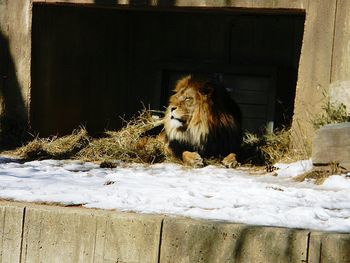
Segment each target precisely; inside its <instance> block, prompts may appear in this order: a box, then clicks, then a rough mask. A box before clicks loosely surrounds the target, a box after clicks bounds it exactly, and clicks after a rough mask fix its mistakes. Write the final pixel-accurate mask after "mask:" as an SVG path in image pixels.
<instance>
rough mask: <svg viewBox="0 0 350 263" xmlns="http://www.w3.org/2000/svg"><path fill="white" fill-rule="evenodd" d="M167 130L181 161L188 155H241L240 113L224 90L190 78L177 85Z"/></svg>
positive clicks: (166, 122)
mask: <svg viewBox="0 0 350 263" xmlns="http://www.w3.org/2000/svg"><path fill="white" fill-rule="evenodd" d="M164 128H165V133H166V136H167V140H168V146H169V148H170V150H171V152H172V153H173V154H174V155H175V156H177V157H180V158H181V155H182V154H183V152H185V151H190V152H197V153H199V155H200V156H201V157H206V158H208V157H224V156H226V155H228V154H230V153H238V151H239V149H240V144H241V140H242V135H241V116H240V111H239V108H238V106H237V104H236V103H235V102H234V101H233V100H232V99H231V98H230V95H229V94H228V93H227V91H226V90H225V88H224V87H222V86H221V85H218V84H215V83H214V82H211V81H207V80H201V79H195V78H193V77H191V76H188V77H185V78H183V79H181V80H179V81H178V83H177V85H176V88H175V94H174V95H173V96H171V97H170V101H169V106H168V108H167V111H166V114H165V119H164Z"/></svg>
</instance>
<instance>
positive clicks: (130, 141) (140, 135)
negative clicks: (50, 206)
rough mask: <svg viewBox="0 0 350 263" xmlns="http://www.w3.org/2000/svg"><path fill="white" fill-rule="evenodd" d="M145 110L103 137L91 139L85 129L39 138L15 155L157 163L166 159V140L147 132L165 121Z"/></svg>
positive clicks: (32, 157) (35, 157)
mask: <svg viewBox="0 0 350 263" xmlns="http://www.w3.org/2000/svg"><path fill="white" fill-rule="evenodd" d="M152 113H153V112H152V111H149V110H143V111H141V112H140V113H139V115H138V116H136V117H134V118H132V119H131V120H130V121H129V122H127V123H126V125H125V127H123V128H122V129H121V130H119V131H106V132H105V133H104V136H103V137H102V138H97V139H95V138H91V137H90V136H89V135H88V132H87V131H86V130H85V128H80V129H78V130H76V131H74V132H73V133H72V134H71V135H67V136H63V137H52V138H46V139H42V138H35V139H34V140H33V141H31V142H29V143H28V144H27V145H24V146H22V147H20V148H19V149H17V150H16V151H15V152H14V154H15V155H19V156H20V157H22V158H24V159H26V160H41V159H79V160H83V161H94V162H109V161H113V160H120V161H125V162H139V163H156V162H162V161H164V160H165V158H166V156H165V151H164V149H165V148H164V145H165V143H164V140H163V139H162V137H161V136H152V135H151V136H149V135H146V134H147V132H148V131H150V130H152V129H153V128H155V127H157V126H159V125H161V124H162V120H157V119H155V118H154V117H153V116H152Z"/></svg>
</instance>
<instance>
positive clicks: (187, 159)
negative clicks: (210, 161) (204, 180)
mask: <svg viewBox="0 0 350 263" xmlns="http://www.w3.org/2000/svg"><path fill="white" fill-rule="evenodd" d="M182 161H183V162H184V164H185V165H189V166H192V167H201V166H203V159H202V157H201V156H200V155H199V154H198V153H197V152H188V151H185V152H183V153H182Z"/></svg>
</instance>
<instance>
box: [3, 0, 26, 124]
mask: <svg viewBox="0 0 350 263" xmlns="http://www.w3.org/2000/svg"><path fill="white" fill-rule="evenodd" d="M31 8H32V3H31V1H26V0H19V1H10V0H1V1H0V12H1V13H2V14H1V15H0V42H2V45H0V46H2V50H1V51H0V53H3V54H0V57H2V58H3V59H4V60H2V61H1V62H0V64H3V65H2V66H0V69H1V67H3V69H2V70H0V82H1V83H0V88H1V90H0V92H1V95H0V102H1V105H0V114H1V115H6V117H8V118H11V119H16V121H17V122H18V125H22V126H23V125H24V124H25V122H26V121H27V118H28V114H29V113H28V110H29V109H28V104H29V95H30V77H31V76H30V67H31V24H32V23H31V21H32V20H31V19H32V17H31ZM1 71H2V72H1Z"/></svg>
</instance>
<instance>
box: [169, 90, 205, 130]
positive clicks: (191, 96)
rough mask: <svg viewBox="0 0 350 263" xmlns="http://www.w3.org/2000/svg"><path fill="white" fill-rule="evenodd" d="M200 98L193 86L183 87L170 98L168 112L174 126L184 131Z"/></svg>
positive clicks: (171, 124)
mask: <svg viewBox="0 0 350 263" xmlns="http://www.w3.org/2000/svg"><path fill="white" fill-rule="evenodd" d="M198 99H199V98H198V94H196V91H195V90H194V89H193V88H192V87H188V88H182V89H180V90H179V91H178V92H176V94H174V95H173V96H172V97H171V98H170V102H169V107H168V110H167V111H168V112H167V114H168V118H170V120H169V124H170V126H171V127H172V128H174V129H180V130H182V131H184V130H186V129H187V127H188V125H189V124H190V122H191V120H192V117H193V113H194V111H195V108H196V105H197V104H198Z"/></svg>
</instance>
